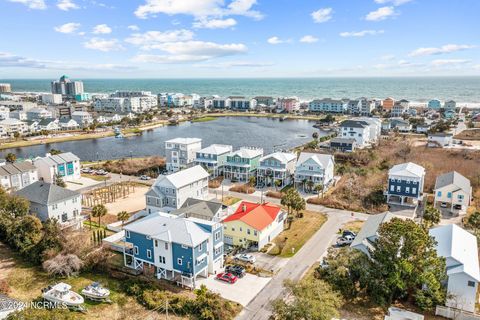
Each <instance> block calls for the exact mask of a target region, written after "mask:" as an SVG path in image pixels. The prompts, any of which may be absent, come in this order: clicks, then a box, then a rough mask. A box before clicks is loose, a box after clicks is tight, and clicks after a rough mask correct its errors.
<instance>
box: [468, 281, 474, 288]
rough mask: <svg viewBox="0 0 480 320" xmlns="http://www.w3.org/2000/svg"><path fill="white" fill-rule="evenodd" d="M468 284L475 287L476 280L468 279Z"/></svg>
mask: <svg viewBox="0 0 480 320" xmlns="http://www.w3.org/2000/svg"><path fill="white" fill-rule="evenodd" d="M467 285H468V286H469V287H475V282H474V281H468V283H467Z"/></svg>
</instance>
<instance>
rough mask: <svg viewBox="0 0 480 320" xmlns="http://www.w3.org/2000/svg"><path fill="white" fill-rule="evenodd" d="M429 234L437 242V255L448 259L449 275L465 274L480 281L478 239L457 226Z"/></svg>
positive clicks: (442, 228)
mask: <svg viewBox="0 0 480 320" xmlns="http://www.w3.org/2000/svg"><path fill="white" fill-rule="evenodd" d="M429 234H430V236H432V237H433V238H434V239H435V241H436V242H437V246H436V249H437V254H438V255H439V256H442V257H445V258H446V259H447V275H451V274H456V273H462V272H463V273H466V274H467V275H469V276H470V277H472V278H473V279H475V280H477V281H480V270H479V264H478V248H477V237H475V236H474V235H473V234H471V233H470V232H468V231H466V230H464V229H462V228H460V227H459V226H457V225H455V224H449V225H445V226H440V227H436V228H433V229H430V231H429ZM451 259H453V260H454V261H453V263H452V261H451V262H450V263H449V260H451ZM449 264H450V265H449Z"/></svg>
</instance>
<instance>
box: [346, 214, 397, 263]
mask: <svg viewBox="0 0 480 320" xmlns="http://www.w3.org/2000/svg"><path fill="white" fill-rule="evenodd" d="M393 217H395V216H394V215H393V214H392V213H390V212H385V213H380V214H375V215H371V216H369V217H368V219H367V221H365V223H364V224H363V226H362V229H361V230H360V232H359V233H358V234H357V236H356V237H355V240H353V242H352V244H351V245H350V247H352V248H354V249H357V250H360V251H362V252H363V253H365V254H366V255H368V256H370V250H371V249H372V248H373V247H372V244H373V243H374V242H375V241H376V240H377V238H378V229H379V228H380V225H381V224H382V223H385V222H388V221H390V220H392V218H393Z"/></svg>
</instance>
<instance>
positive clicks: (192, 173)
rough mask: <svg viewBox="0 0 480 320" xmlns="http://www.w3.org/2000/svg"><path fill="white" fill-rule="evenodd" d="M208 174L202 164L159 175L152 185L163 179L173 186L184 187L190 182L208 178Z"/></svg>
mask: <svg viewBox="0 0 480 320" xmlns="http://www.w3.org/2000/svg"><path fill="white" fill-rule="evenodd" d="M209 176H210V175H209V174H208V172H207V171H205V169H203V167H202V166H199V165H197V166H193V167H191V168H187V169H184V170H181V171H178V172H175V173H172V174H169V175H166V176H164V175H160V176H159V177H158V178H157V181H155V183H154V186H155V185H157V184H158V183H160V182H161V181H163V180H167V181H169V182H170V183H171V184H172V185H173V186H174V187H175V188H181V187H184V186H186V185H188V184H190V183H192V182H195V181H198V180H201V179H205V178H208V177H209Z"/></svg>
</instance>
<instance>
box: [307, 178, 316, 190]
mask: <svg viewBox="0 0 480 320" xmlns="http://www.w3.org/2000/svg"><path fill="white" fill-rule="evenodd" d="M314 185H315V183H313V181H312V180H308V181H307V187H308V191H309V192H310V191H312V188H313V186H314Z"/></svg>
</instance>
